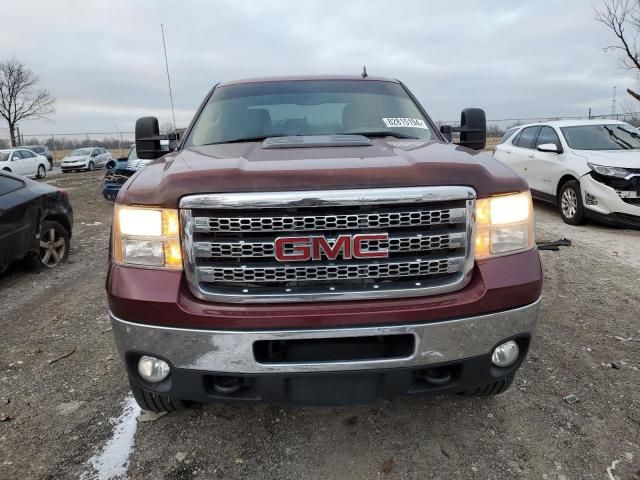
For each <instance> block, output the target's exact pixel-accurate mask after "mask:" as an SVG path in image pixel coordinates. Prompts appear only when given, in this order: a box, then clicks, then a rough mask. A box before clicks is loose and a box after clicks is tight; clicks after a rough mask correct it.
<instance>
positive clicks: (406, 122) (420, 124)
mask: <svg viewBox="0 0 640 480" xmlns="http://www.w3.org/2000/svg"><path fill="white" fill-rule="evenodd" d="M382 121H383V122H384V124H385V125H386V126H387V127H388V128H391V127H410V128H424V129H425V130H428V129H429V127H427V124H426V123H424V120H420V119H419V118H383V119H382Z"/></svg>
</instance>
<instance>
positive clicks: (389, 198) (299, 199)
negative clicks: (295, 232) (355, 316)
mask: <svg viewBox="0 0 640 480" xmlns="http://www.w3.org/2000/svg"><path fill="white" fill-rule="evenodd" d="M474 198H476V192H475V190H474V189H472V188H470V187H462V186H446V187H406V188H404V187H403V188H370V189H358V190H309V191H294V192H255V193H217V194H216V193H206V194H200V195H189V196H186V197H182V198H181V199H180V208H220V209H241V210H242V209H251V208H278V207H285V208H296V207H329V206H353V205H377V204H380V203H384V204H385V205H395V204H403V203H406V204H411V203H429V202H446V201H450V200H469V199H474Z"/></svg>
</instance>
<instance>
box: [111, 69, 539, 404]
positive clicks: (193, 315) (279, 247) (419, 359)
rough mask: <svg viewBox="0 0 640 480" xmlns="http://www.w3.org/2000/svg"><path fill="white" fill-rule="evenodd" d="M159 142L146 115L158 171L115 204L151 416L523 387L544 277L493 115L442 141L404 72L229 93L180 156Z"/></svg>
mask: <svg viewBox="0 0 640 480" xmlns="http://www.w3.org/2000/svg"><path fill="white" fill-rule="evenodd" d="M452 132H457V133H459V143H458V144H453V143H452V142H451V137H452ZM161 138H163V137H161V136H160V135H159V134H158V120H157V119H156V118H154V117H145V118H141V119H139V120H138V122H137V123H136V145H137V152H138V156H139V157H140V158H153V159H157V160H155V161H154V162H152V163H151V164H149V165H148V166H147V167H145V168H144V169H142V170H140V171H139V172H137V173H136V174H135V175H134V176H133V177H131V179H130V180H129V181H128V182H127V183H126V184H125V185H124V187H123V188H122V190H121V191H120V193H119V195H118V197H117V200H116V205H115V211H114V223H113V235H112V239H111V254H110V261H109V272H108V278H107V292H108V300H109V310H110V317H111V321H112V323H113V332H114V335H115V339H116V344H117V347H118V350H119V352H120V354H121V356H122V359H123V360H124V363H125V365H126V369H127V372H128V376H129V382H130V384H131V388H132V391H133V394H134V396H135V398H136V400H137V401H138V403H139V404H140V405H141V406H142V407H143V408H144V409H147V410H154V411H166V410H175V409H178V408H183V407H184V406H185V405H188V404H189V403H192V402H216V401H224V402H227V401H266V402H284V403H293V404H305V405H309V404H311V405H346V404H353V403H364V402H371V401H374V400H376V399H378V398H392V397H396V396H401V395H427V394H440V393H454V394H464V395H492V394H497V393H501V392H503V391H504V390H506V389H507V388H508V387H509V385H510V384H511V382H512V380H513V378H514V375H515V372H516V370H517V369H518V367H519V366H520V365H521V364H522V362H523V360H524V358H525V356H526V354H527V351H528V349H529V344H530V342H531V337H532V334H533V331H534V327H535V323H536V317H537V311H538V306H539V302H540V293H541V287H542V272H541V267H540V259H539V256H538V251H537V250H536V247H535V243H534V233H533V218H532V206H531V197H530V194H529V190H528V187H527V184H526V183H525V181H524V180H523V179H521V178H520V177H518V176H517V175H516V174H515V173H513V172H512V171H511V170H509V169H508V168H507V167H505V166H504V165H502V164H501V163H499V162H497V161H496V160H494V159H493V158H492V157H489V156H487V155H484V154H482V153H480V152H479V150H482V149H483V148H484V146H485V141H486V121H485V115H484V112H483V111H482V110H479V109H466V110H464V111H463V112H462V115H461V124H460V126H458V127H455V128H454V127H450V126H443V127H440V129H437V128H436V126H435V125H434V123H433V122H432V120H431V119H430V118H429V116H428V115H427V113H426V112H425V110H424V109H423V107H422V106H421V105H420V104H419V103H418V101H417V100H416V99H415V97H414V96H413V95H412V94H411V92H410V91H409V90H408V89H407V88H406V87H405V86H404V85H403V84H402V83H401V82H399V81H397V80H390V79H385V78H374V77H365V78H362V77H360V76H357V77H356V76H331V77H289V78H265V79H254V80H243V81H235V82H227V83H223V84H218V85H216V86H215V87H214V88H213V89H212V90H211V92H210V93H209V95H208V96H207V98H206V99H205V100H204V102H203V104H202V105H201V107H200V108H199V110H198V111H197V113H196V115H195V117H194V119H193V121H192V122H191V125H190V126H189V128H188V129H187V130H186V132H185V134H184V135H183V138H182V140H181V142H180V145H179V147H178V148H177V149H176V150H175V151H172V152H170V153H168V154H167V152H166V151H162V149H161V147H160V141H161Z"/></svg>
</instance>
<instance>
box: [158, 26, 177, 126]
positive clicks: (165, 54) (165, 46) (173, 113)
mask: <svg viewBox="0 0 640 480" xmlns="http://www.w3.org/2000/svg"><path fill="white" fill-rule="evenodd" d="M160 31H161V32H162V47H163V49H164V65H165V67H166V69H167V83H168V84H169V100H170V101H171V116H172V117H173V133H174V135H175V133H176V128H177V127H176V112H175V110H174V109H173V92H172V91H171V77H170V76H169V60H167V44H166V43H165V41H164V25H162V24H160Z"/></svg>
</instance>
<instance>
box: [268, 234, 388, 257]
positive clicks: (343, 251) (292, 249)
mask: <svg viewBox="0 0 640 480" xmlns="http://www.w3.org/2000/svg"><path fill="white" fill-rule="evenodd" d="M371 240H378V241H384V242H388V241H389V235H388V234H386V233H376V234H370V235H367V234H357V235H340V236H339V237H338V238H336V240H335V242H333V245H330V244H329V241H328V240H327V239H326V238H325V237H320V236H318V237H278V238H276V260H278V261H279V262H305V261H308V260H322V254H323V253H324V255H325V256H326V258H327V259H328V260H335V259H337V258H338V257H341V258H343V259H345V260H348V259H351V258H387V257H388V256H389V250H387V249H380V250H369V249H367V248H365V246H363V243H364V242H368V241H371ZM287 250H288V252H287Z"/></svg>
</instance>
